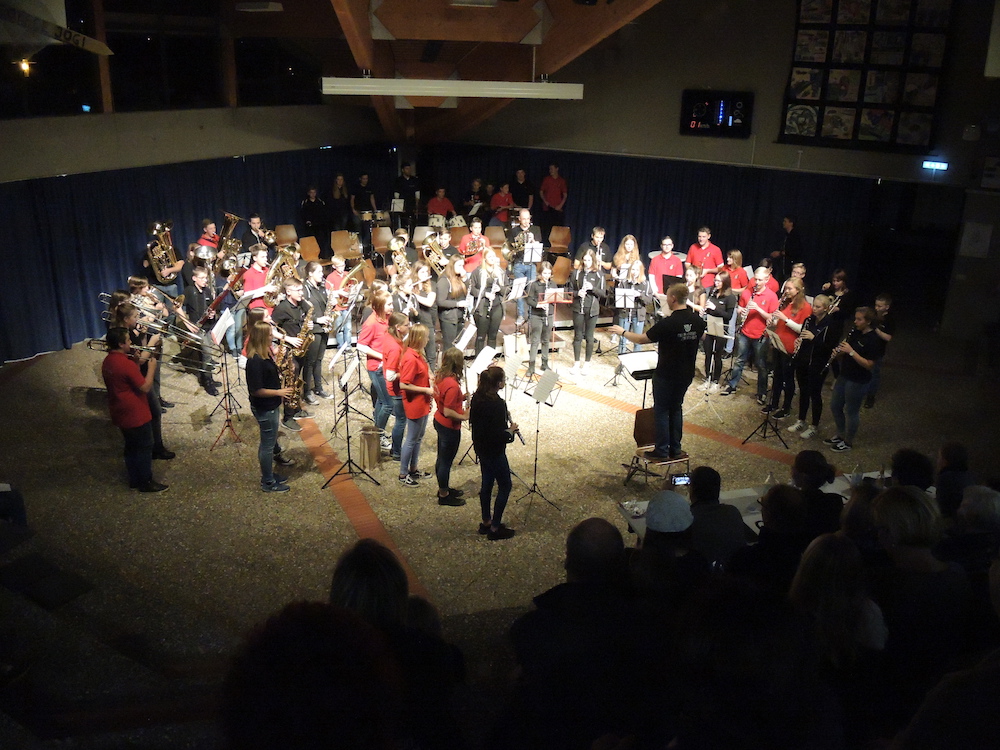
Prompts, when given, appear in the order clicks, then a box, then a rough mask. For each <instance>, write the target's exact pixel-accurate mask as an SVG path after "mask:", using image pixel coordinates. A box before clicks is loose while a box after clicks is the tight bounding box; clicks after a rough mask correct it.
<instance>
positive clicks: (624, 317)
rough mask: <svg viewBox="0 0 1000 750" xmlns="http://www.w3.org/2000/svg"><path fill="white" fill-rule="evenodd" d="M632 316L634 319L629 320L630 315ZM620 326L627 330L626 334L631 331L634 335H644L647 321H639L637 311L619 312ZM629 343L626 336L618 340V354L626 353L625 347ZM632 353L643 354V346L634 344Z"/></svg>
mask: <svg viewBox="0 0 1000 750" xmlns="http://www.w3.org/2000/svg"><path fill="white" fill-rule="evenodd" d="M630 312H631V314H632V319H631V320H629V313H630ZM618 325H620V326H621V327H622V328H624V329H625V331H626V332H628V331H631V332H632V333H642V329H643V328H644V327H645V325H646V321H645V320H639V318H638V317H637V316H636V312H635V310H631V311H630V310H619V311H618ZM627 343H628V339H627V338H625V337H624V336H620V337H619V338H618V353H619V354H624V353H625V345H626V344H627ZM632 351H634V352H641V351H642V345H641V344H632Z"/></svg>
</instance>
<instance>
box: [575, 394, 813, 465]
mask: <svg viewBox="0 0 1000 750" xmlns="http://www.w3.org/2000/svg"><path fill="white" fill-rule="evenodd" d="M563 389H564V390H565V391H566V392H567V393H572V394H573V395H574V396H579V397H580V398H585V399H587V400H589V401H594V402H596V403H598V404H603V405H604V406H610V407H611V408H613V409H618V410H619V411H623V412H625V413H626V414H635V413H636V412H637V411H639V408H640V407H638V406H636V405H635V404H630V403H627V402H625V401H619V400H618V399H616V398H612V397H610V396H605V395H604V394H602V393H595V392H594V391H589V390H587V389H586V388H581V387H580V386H577V385H570V384H569V383H563ZM650 403H652V399H650ZM684 430H685V432H688V433H691V434H693V435H698V436H699V437H704V438H708V439H709V440H714V441H715V442H717V443H722V444H723V445H727V446H729V447H730V448H735V449H736V450H741V451H744V452H746V453H752V454H753V455H755V456H760V457H761V458H767V459H770V460H771V461H780V462H781V463H783V464H788V465H789V466H791V465H792V464H793V463H795V456H793V455H790V454H788V453H785V452H783V451H779V450H775V449H774V448H769V447H768V446H766V445H762V444H760V443H746V444H744V443H743V441H742V440H741V439H740V438H738V437H733V436H732V435H728V434H726V433H725V432H719V431H718V430H713V429H711V428H710V427H704V426H702V425H700V424H694V423H693V422H688V421H685V422H684Z"/></svg>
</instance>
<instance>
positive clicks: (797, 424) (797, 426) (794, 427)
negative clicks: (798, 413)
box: [788, 419, 806, 432]
mask: <svg viewBox="0 0 1000 750" xmlns="http://www.w3.org/2000/svg"><path fill="white" fill-rule="evenodd" d="M805 426H806V423H805V422H803V421H802V420H801V419H796V420H795V424H793V425H792V426H791V427H789V428H788V431H789V432H798V431H799V430H801V429H804V428H805Z"/></svg>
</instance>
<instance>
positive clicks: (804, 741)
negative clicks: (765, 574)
mask: <svg viewBox="0 0 1000 750" xmlns="http://www.w3.org/2000/svg"><path fill="white" fill-rule="evenodd" d="M675 640H676V646H675V648H676V652H677V656H676V659H675V663H673V664H672V665H671V673H670V677H671V678H672V679H673V681H674V683H675V684H674V685H673V689H672V690H671V691H670V692H669V694H667V695H666V696H664V697H663V700H662V704H661V705H660V707H659V710H660V711H661V712H663V713H670V714H672V715H674V716H676V725H677V728H676V732H675V733H674V735H673V737H672V738H671V737H669V736H668V737H664V738H663V741H662V742H661V743H660V744H658V745H654V747H657V748H666V747H669V748H671V750H691V749H697V750H708V749H709V748H711V749H712V750H719V749H721V750H765V749H766V750H776V749H778V750H781V749H784V748H788V749H791V748H831V749H832V748H842V747H843V732H842V730H841V726H840V717H839V715H838V711H837V706H836V697H835V696H834V695H833V693H832V691H831V690H830V689H829V688H827V687H825V686H824V685H823V684H822V682H821V681H820V675H819V671H818V664H817V658H816V648H815V643H814V639H813V637H812V633H811V630H810V628H809V625H808V622H807V621H806V620H805V618H804V617H803V616H802V615H801V614H799V613H797V612H796V611H795V610H794V608H793V607H792V606H791V605H790V604H788V603H787V602H786V601H784V595H783V594H781V595H779V594H778V593H777V592H766V591H760V590H758V589H757V588H755V587H753V586H752V585H751V584H749V583H748V582H746V581H740V580H733V579H729V578H722V579H718V580H714V579H713V580H711V581H710V583H709V585H707V586H705V587H704V588H703V589H702V590H701V591H700V592H699V593H698V595H697V596H696V597H695V598H694V599H693V600H692V601H691V602H690V603H689V604H688V606H686V607H685V608H684V610H683V611H682V613H681V615H680V622H679V627H678V629H677V634H676V637H675Z"/></svg>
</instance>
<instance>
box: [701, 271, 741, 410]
mask: <svg viewBox="0 0 1000 750" xmlns="http://www.w3.org/2000/svg"><path fill="white" fill-rule="evenodd" d="M735 309H736V295H735V294H733V287H732V281H731V280H730V278H729V272H728V271H722V272H721V273H717V274H716V275H715V286H713V287H712V291H711V293H710V294H709V295H708V298H707V299H706V300H705V314H706V315H708V317H709V318H710V319H714V320H717V321H718V322H720V323H721V324H722V330H723V334H724V335H722V336H709V335H706V336H705V342H704V347H705V382H704V383H702V384H701V385H699V386H698V390H699V391H711V392H712V393H715V392H717V391H718V390H719V380H720V379H721V378H722V358H723V356H724V355H725V353H726V342H727V341H728V340H729V339H727V338H726V336H732V335H733V332H732V331H731V330H730V322H731V321H732V319H733V311H734V310H735Z"/></svg>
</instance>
